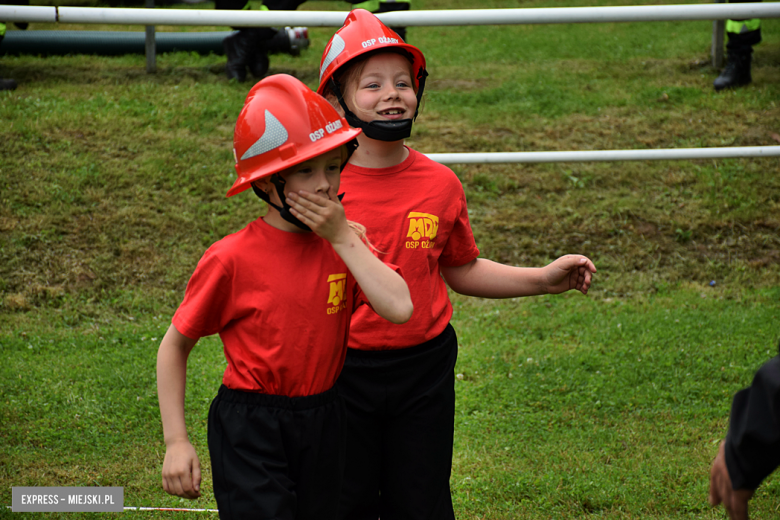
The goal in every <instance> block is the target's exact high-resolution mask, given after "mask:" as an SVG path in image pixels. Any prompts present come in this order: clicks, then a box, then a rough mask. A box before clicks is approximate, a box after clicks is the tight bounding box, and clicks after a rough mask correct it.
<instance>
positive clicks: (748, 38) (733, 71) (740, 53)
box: [713, 0, 761, 90]
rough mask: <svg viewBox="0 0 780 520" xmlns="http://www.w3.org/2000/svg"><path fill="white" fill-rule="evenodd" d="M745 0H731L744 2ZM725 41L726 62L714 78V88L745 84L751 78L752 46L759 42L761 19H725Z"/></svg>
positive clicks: (751, 79) (719, 88)
mask: <svg viewBox="0 0 780 520" xmlns="http://www.w3.org/2000/svg"><path fill="white" fill-rule="evenodd" d="M745 1H746V0H731V3H744V2H745ZM759 1H760V0H759ZM726 35H727V37H728V43H726V54H727V60H728V61H727V63H726V67H725V68H724V69H723V72H721V74H720V76H718V77H717V78H716V79H715V82H714V83H713V86H714V87H715V90H723V89H724V88H733V87H739V86H741V85H747V84H748V83H750V82H751V81H753V78H752V76H751V74H750V65H751V61H752V54H753V46H754V45H756V44H758V43H760V42H761V20H759V19H758V18H753V19H752V20H727V21H726Z"/></svg>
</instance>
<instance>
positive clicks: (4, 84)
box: [0, 76, 16, 90]
mask: <svg viewBox="0 0 780 520" xmlns="http://www.w3.org/2000/svg"><path fill="white" fill-rule="evenodd" d="M0 90H16V82H15V81H14V80H12V79H3V77H2V76H0Z"/></svg>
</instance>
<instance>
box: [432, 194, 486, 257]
mask: <svg viewBox="0 0 780 520" xmlns="http://www.w3.org/2000/svg"><path fill="white" fill-rule="evenodd" d="M459 187H460V198H459V199H458V203H459V204H460V211H459V212H458V214H457V216H456V218H455V222H454V224H453V226H452V231H451V232H450V236H449V237H448V238H447V244H446V245H445V246H444V250H443V251H442V253H441V256H440V257H439V265H442V266H445V267H458V266H461V265H465V264H467V263H469V262H471V261H472V260H474V259H475V258H477V257H478V256H479V249H478V248H477V243H476V242H475V241H474V233H473V232H472V231H471V223H470V222H469V210H468V207H467V206H466V194H465V193H463V186H459Z"/></svg>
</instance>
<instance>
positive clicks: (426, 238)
mask: <svg viewBox="0 0 780 520" xmlns="http://www.w3.org/2000/svg"><path fill="white" fill-rule="evenodd" d="M406 218H408V219H409V231H408V232H407V233H406V238H411V240H407V241H406V248H407V249H417V248H421V249H431V248H433V246H435V245H436V243H435V242H434V241H433V239H434V238H436V234H437V233H438V232H439V217H437V216H436V215H431V214H430V213H419V212H417V211H411V212H409V216H407V217H406Z"/></svg>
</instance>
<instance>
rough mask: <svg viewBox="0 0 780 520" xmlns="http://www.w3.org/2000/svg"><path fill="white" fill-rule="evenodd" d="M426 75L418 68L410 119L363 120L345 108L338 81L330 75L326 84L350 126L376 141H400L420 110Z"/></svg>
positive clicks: (410, 133) (406, 135)
mask: <svg viewBox="0 0 780 520" xmlns="http://www.w3.org/2000/svg"><path fill="white" fill-rule="evenodd" d="M427 77H428V72H427V71H426V70H425V69H422V68H421V69H420V71H419V72H418V73H417V82H418V85H419V87H418V89H417V107H416V108H415V109H414V117H413V118H412V119H401V120H399V121H385V120H381V119H377V120H374V121H371V122H366V121H363V120H362V119H358V117H357V116H356V115H355V114H354V113H353V112H352V111H351V110H350V109H349V108H347V104H346V103H345V102H344V96H342V94H341V88H340V87H339V84H338V82H337V81H336V80H335V79H334V78H333V77H331V78H330V81H329V83H328V85H329V86H330V89H331V91H332V92H333V94H335V96H336V98H337V99H338V100H339V104H340V105H341V108H342V109H344V118H345V119H346V120H347V122H348V123H349V126H351V127H352V128H360V129H361V130H363V133H364V134H365V135H366V136H367V137H369V138H371V139H376V140H377V141H400V140H401V139H406V138H407V137H409V136H410V135H412V123H413V122H414V121H415V120H416V119H417V114H418V113H419V111H420V100H421V99H422V95H423V90H425V78H427Z"/></svg>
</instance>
